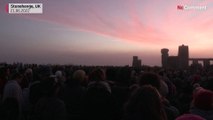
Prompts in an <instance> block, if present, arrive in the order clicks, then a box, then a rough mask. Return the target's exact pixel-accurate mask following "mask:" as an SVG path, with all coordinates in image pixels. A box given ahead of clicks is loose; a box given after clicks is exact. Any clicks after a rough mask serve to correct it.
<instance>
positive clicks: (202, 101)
mask: <svg viewBox="0 0 213 120" xmlns="http://www.w3.org/2000/svg"><path fill="white" fill-rule="evenodd" d="M212 101H213V92H212V91H211V90H207V89H204V88H201V87H200V88H198V89H196V90H195V92H194V93H193V104H194V106H195V107H196V108H198V109H202V110H211V109H212V108H213V106H212Z"/></svg>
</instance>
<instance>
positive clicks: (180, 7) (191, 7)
mask: <svg viewBox="0 0 213 120" xmlns="http://www.w3.org/2000/svg"><path fill="white" fill-rule="evenodd" d="M177 9H178V10H201V11H202V10H207V6H200V5H177Z"/></svg>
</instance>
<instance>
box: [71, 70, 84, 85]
mask: <svg viewBox="0 0 213 120" xmlns="http://www.w3.org/2000/svg"><path fill="white" fill-rule="evenodd" d="M72 79H73V81H74V82H75V83H77V84H81V83H83V82H84V81H85V79H86V73H85V71H84V70H76V71H75V72H74V73H73V75H72Z"/></svg>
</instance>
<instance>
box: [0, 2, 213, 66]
mask: <svg viewBox="0 0 213 120" xmlns="http://www.w3.org/2000/svg"><path fill="white" fill-rule="evenodd" d="M10 2H17V1H15V0H9V1H8V2H2V1H1V2H0V8H2V7H3V6H4V5H5V4H7V3H10ZM19 2H29V1H27V0H19ZM34 2H40V3H43V5H44V13H43V14H42V15H25V16H23V15H13V16H12V15H7V14H6V13H5V12H3V9H0V15H2V16H4V17H6V18H4V20H5V21H6V19H14V23H13V24H23V25H24V24H25V25H26V26H28V29H31V28H29V26H30V25H27V23H24V22H23V23H22V22H19V23H16V21H15V20H16V19H19V20H21V19H24V20H28V21H31V22H30V23H31V24H32V23H36V24H42V25H40V27H39V25H38V30H39V29H40V30H41V32H44V33H45V32H46V31H45V29H48V28H49V29H51V30H52V31H54V32H56V31H57V32H58V33H57V34H58V35H59V36H61V37H62V38H63V40H62V41H63V43H64V45H61V46H63V49H61V48H58V49H55V48H54V51H57V52H59V53H60V55H61V54H65V53H66V55H67V54H68V52H70V53H73V54H74V53H75V54H77V53H78V54H79V55H78V57H79V60H78V57H77V58H76V62H75V63H76V64H83V62H81V63H80V62H79V63H78V61H80V58H81V57H80V56H81V55H80V54H82V56H85V54H87V55H88V56H89V54H92V55H94V56H96V57H94V58H97V59H98V58H99V57H98V56H100V55H104V54H106V55H107V56H108V57H110V56H112V58H111V59H110V60H111V61H113V58H115V56H116V55H118V56H119V55H121V56H125V54H126V55H127V56H128V57H130V58H128V57H124V59H125V60H124V61H125V62H123V63H122V64H131V56H133V55H138V56H139V57H140V58H141V59H142V60H143V63H144V64H148V65H161V64H160V60H161V59H160V49H161V48H165V47H166V48H169V49H170V54H171V55H176V54H177V48H178V46H179V45H181V44H186V45H188V46H189V49H190V57H213V52H209V51H213V48H212V45H213V34H212V31H213V14H212V13H213V1H212V0H171V1H165V0H155V1H154V2H153V1H150V0H92V1H91V0H60V1H58V0H51V2H50V1H46V0H35V1H34ZM177 5H200V6H207V10H203V11H202V10H200V11H199V10H188V11H187V10H183V11H181V10H177ZM0 17H1V16H0ZM0 19H1V18H0ZM10 21H11V22H12V20H10ZM45 23H46V24H47V25H48V26H45ZM2 25H3V26H7V25H4V24H3V23H2ZM32 26H33V25H32ZM51 26H53V27H51ZM57 26H59V28H57ZM52 28H54V30H53V29H52ZM0 29H2V28H0ZM8 29H9V27H8ZM32 29H33V28H32ZM65 29H66V30H68V31H70V34H72V36H71V35H70V34H69V32H64V30H65ZM42 30H44V31H42ZM75 32H77V33H79V34H73V33H75ZM17 34H19V35H18V36H21V37H22V38H23V37H24V33H21V32H20V33H17ZM81 34H83V35H85V36H81ZM88 34H89V35H88ZM88 36H89V37H88ZM72 37H74V38H78V39H79V41H80V42H79V43H78V44H76V45H75V46H77V47H76V48H75V46H74V45H73V46H74V47H72V48H70V47H69V46H68V45H67V44H69V45H71V44H73V43H74V42H73V41H74V39H71V38H72ZM40 38H41V39H46V40H47V41H51V40H49V39H51V38H49V37H48V34H47V36H43V37H40ZM40 38H39V39H40ZM33 39H38V38H33ZM82 41H85V42H82ZM56 43H57V42H56ZM84 43H93V44H90V45H89V46H85V47H83V46H84ZM45 44H46V43H45ZM97 44H98V45H97ZM32 46H33V45H32ZM52 46H54V43H52ZM71 46H72V45H71ZM74 48H75V49H74ZM78 48H81V49H78ZM35 49H36V48H35ZM45 50H46V48H45ZM48 50H50V51H51V50H53V48H51V47H50V48H49V49H48ZM35 51H36V50H35ZM38 56H39V55H38ZM113 56H114V57H113ZM152 58H156V59H155V60H153V61H151V62H150V59H152ZM110 60H109V61H110ZM38 61H39V60H38ZM97 61H98V60H97ZM102 61H103V60H102ZM98 62H99V61H98ZM118 62H119V61H118ZM85 64H87V63H85ZM89 64H91V62H89ZM93 64H95V63H93ZM99 64H102V63H101V62H99ZM103 64H107V61H104V62H103ZM110 64H115V65H116V64H119V65H120V63H116V61H115V62H112V63H110Z"/></svg>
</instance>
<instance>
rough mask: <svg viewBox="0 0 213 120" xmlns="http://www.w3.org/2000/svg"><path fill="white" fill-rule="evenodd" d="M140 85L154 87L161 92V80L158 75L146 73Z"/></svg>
mask: <svg viewBox="0 0 213 120" xmlns="http://www.w3.org/2000/svg"><path fill="white" fill-rule="evenodd" d="M139 84H140V86H143V85H152V86H153V87H155V88H156V89H157V90H160V87H161V80H160V78H159V76H158V75H157V74H156V73H152V72H144V73H143V74H142V75H141V77H140V80H139Z"/></svg>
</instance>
